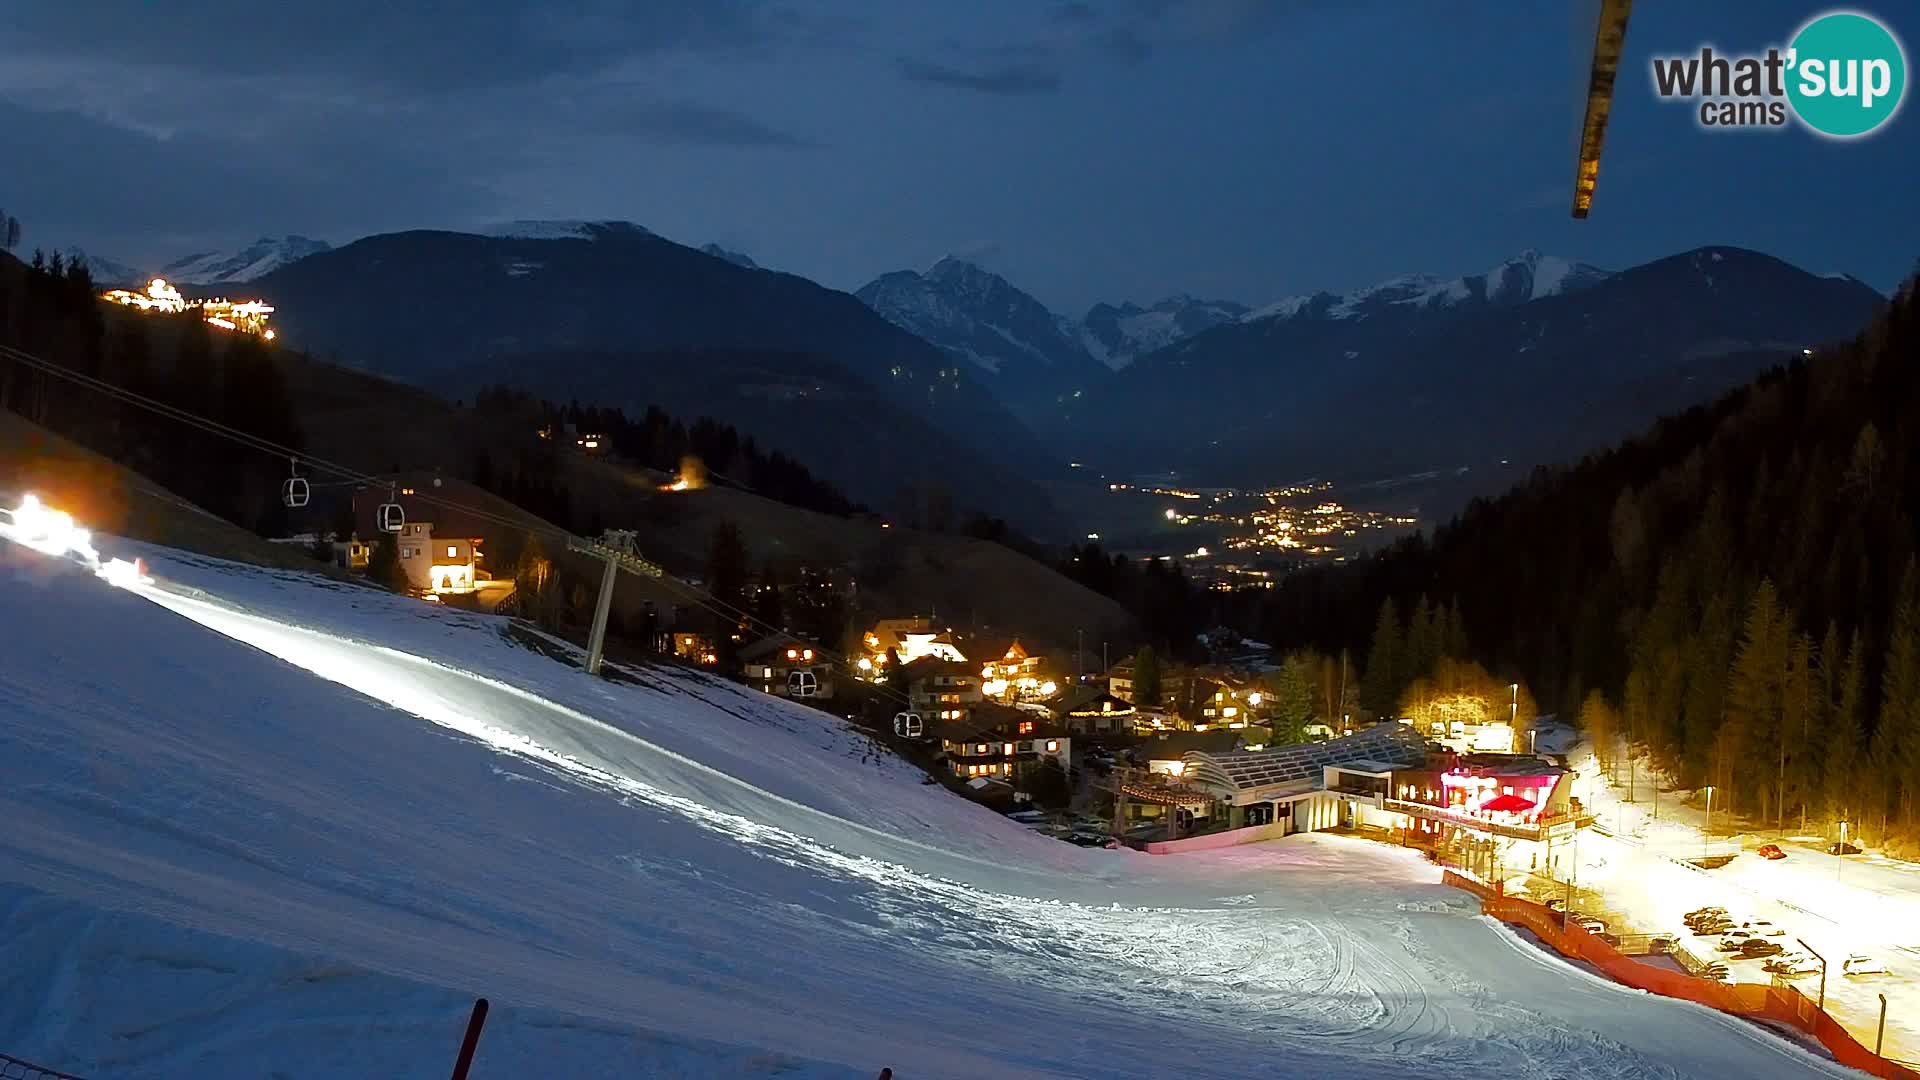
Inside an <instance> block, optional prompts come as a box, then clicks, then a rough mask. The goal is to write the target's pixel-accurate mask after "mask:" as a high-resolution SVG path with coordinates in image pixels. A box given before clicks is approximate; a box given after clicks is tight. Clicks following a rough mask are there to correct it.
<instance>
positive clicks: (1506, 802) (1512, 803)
mask: <svg viewBox="0 0 1920 1080" xmlns="http://www.w3.org/2000/svg"><path fill="white" fill-rule="evenodd" d="M1480 809H1482V810H1498V811H1502V812H1504V813H1510V814H1519V813H1523V812H1525V811H1528V810H1531V809H1533V800H1532V799H1529V798H1525V797H1523V796H1520V795H1496V796H1494V797H1493V798H1491V799H1488V800H1487V801H1486V802H1483V803H1481V804H1480Z"/></svg>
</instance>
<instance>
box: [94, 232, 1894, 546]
mask: <svg viewBox="0 0 1920 1080" xmlns="http://www.w3.org/2000/svg"><path fill="white" fill-rule="evenodd" d="M81 254H82V256H83V257H85V258H87V260H88V263H89V265H90V266H92V267H93V268H94V272H95V276H96V277H98V278H100V279H102V280H112V279H123V278H124V279H138V278H140V277H144V276H145V275H144V274H139V273H133V272H131V268H129V267H126V266H123V265H120V264H117V263H113V262H111V261H109V260H103V259H99V258H97V257H94V256H91V255H86V254H85V253H81ZM161 272H162V273H163V274H164V275H165V276H169V277H173V278H178V279H180V280H182V281H187V282H193V283H197V284H220V283H227V282H241V281H250V282H251V283H252V285H253V289H254V291H258V292H260V293H261V294H262V295H265V296H267V297H268V298H270V299H272V300H273V301H274V302H275V303H276V304H278V305H279V306H280V309H281V310H280V313H279V314H278V315H277V316H276V318H277V319H278V320H279V323H280V325H281V326H282V327H283V329H284V330H285V331H286V332H287V337H286V340H289V341H293V342H298V343H299V344H300V345H302V346H303V347H306V348H309V349H311V350H313V351H315V352H317V353H319V354H321V355H330V356H337V357H339V358H341V359H343V360H344V361H347V362H350V363H354V364H357V365H361V366H364V367H366V368H368V369H371V370H373V371H376V372H380V373H383V374H388V375H393V376H398V377H401V378H406V379H410V380H413V381H416V382H420V383H423V384H429V385H434V386H436V387H447V388H450V389H447V390H444V391H443V392H445V393H447V394H448V396H451V397H458V396H460V393H459V390H460V389H461V388H467V387H472V386H475V385H477V384H478V383H479V382H480V381H483V380H484V381H503V382H508V383H511V384H514V385H518V386H522V387H524V388H527V389H530V390H535V391H537V392H541V393H545V394H548V395H564V396H574V397H578V398H579V399H580V400H582V401H583V402H585V401H596V402H603V403H607V404H621V405H628V406H633V407H639V406H643V405H645V404H649V403H657V404H660V405H662V406H663V407H668V408H670V409H672V410H674V411H676V412H680V413H685V414H688V415H701V414H709V415H713V416H715V418H717V419H721V420H724V421H727V422H729V423H734V424H736V425H737V426H739V427H740V428H741V429H742V430H743V431H746V432H748V433H751V434H754V435H756V436H757V437H758V438H759V439H760V441H761V442H762V443H763V444H764V445H767V446H769V447H773V448H779V449H784V450H787V451H788V452H790V453H792V454H794V455H795V456H797V457H800V458H801V459H802V460H805V461H808V462H809V463H810V464H813V465H815V466H816V467H817V469H818V470H819V471H820V472H821V473H822V474H823V475H825V476H826V477H828V478H829V479H831V480H833V481H834V482H836V483H838V484H839V485H840V486H842V488H843V489H845V490H847V491H848V492H849V493H850V494H853V495H854V496H855V497H856V498H859V499H862V500H864V501H867V502H869V503H871V504H873V505H876V506H890V505H897V504H898V503H899V501H900V499H899V496H900V494H901V491H902V489H905V488H914V489H919V490H921V491H926V490H930V489H931V488H932V487H941V488H944V489H945V490H946V491H947V492H948V494H950V495H952V496H954V497H956V498H958V499H959V500H960V501H961V502H962V503H964V504H965V505H969V506H973V507H977V508H981V509H988V510H992V511H994V512H998V513H1003V514H1006V515H1007V516H1010V517H1014V518H1016V519H1021V518H1025V519H1026V520H1027V521H1029V522H1033V521H1038V520H1040V519H1041V518H1044V517H1045V515H1046V509H1045V508H1046V507H1047V506H1048V505H1049V502H1050V500H1049V498H1048V497H1047V495H1046V493H1045V492H1044V491H1043V490H1042V489H1043V487H1044V486H1045V484H1044V481H1046V479H1047V477H1049V476H1050V475H1051V468H1050V466H1051V464H1053V463H1058V462H1060V461H1062V460H1064V459H1065V458H1067V457H1069V456H1071V457H1074V458H1076V459H1079V460H1085V461H1088V462H1092V463H1094V464H1095V465H1096V466H1097V467H1098V468H1102V469H1106V470H1108V471H1129V470H1131V471H1153V472H1159V471H1165V470H1169V469H1171V470H1177V471H1181V472H1184V473H1187V474H1190V475H1198V476H1205V477H1207V478H1209V479H1210V480H1213V481H1217V482H1235V483H1240V482H1248V481H1267V480H1271V479H1272V478H1274V477H1276V476H1302V475H1316V476H1323V477H1329V478H1335V479H1348V480H1352V479H1375V478H1380V477H1384V476H1390V475H1395V474H1396V473H1398V472H1400V471H1422V470H1432V469H1436V468H1443V467H1450V466H1471V465H1473V464H1475V463H1488V462H1493V461H1503V462H1504V461H1507V460H1511V461H1518V462H1522V463H1524V464H1530V463H1533V462H1544V461H1550V460H1556V459H1559V458H1563V457H1567V456H1573V455H1578V454H1580V453H1583V452H1585V451H1587V450H1589V449H1591V448H1592V447H1594V446H1597V445H1602V444H1605V443H1607V442H1610V441H1612V440H1614V439H1617V438H1619V437H1621V436H1623V435H1625V434H1627V433H1628V432H1631V431H1633V430H1636V429H1637V428H1638V427H1639V426H1641V425H1643V424H1644V423H1645V422H1646V421H1647V420H1649V419H1650V418H1652V417H1653V416H1656V415H1659V414H1660V413H1662V412H1666V411H1672V410H1676V409H1680V408H1684V407H1686V406H1689V405H1692V404H1694V403H1697V402H1699V401H1703V400H1705V399H1707V398H1708V397H1710V396H1712V395H1713V394H1715V393H1717V392H1719V391H1720V390H1722V389H1725V388H1726V387H1728V386H1730V385H1733V384H1735V383H1738V382H1742V381H1745V380H1746V379H1748V378H1751V377H1752V376H1753V375H1754V374H1755V373H1757V372H1758V371H1760V370H1762V369H1764V368H1766V367H1768V366H1771V365H1773V364H1776V363H1778V362H1780V361H1781V360H1782V359H1783V358H1791V357H1793V356H1796V355H1798V353H1799V352H1800V350H1802V349H1806V348H1812V347H1815V346H1817V345H1819V344H1821V343H1823V342H1827V341H1831V340H1834V339H1836V338H1841V337H1845V336H1848V335H1850V334H1852V333H1853V332H1855V331H1856V330H1857V329H1858V328H1859V327H1860V326H1861V325H1863V324H1864V323H1865V322H1866V320H1867V319H1868V318H1869V317H1870V316H1871V314H1872V312H1873V311H1874V310H1876V309H1877V308H1878V307H1879V305H1880V304H1881V303H1882V302H1883V298H1882V297H1880V296H1879V295H1878V294H1877V293H1875V292H1874V291H1873V290H1872V289H1871V288H1869V287H1867V286H1866V285H1865V284H1863V283H1861V282H1859V281H1858V280H1856V279H1853V278H1850V277H1847V276H1845V275H1838V274H1827V275H1814V274H1810V273H1807V272H1805V271H1802V270H1800V269H1798V268H1796V267H1793V266H1790V265H1788V264H1786V263H1784V262H1781V261H1780V260H1777V259H1773V258H1771V257H1768V256H1765V255H1760V254H1758V253H1755V252H1751V251H1744V250H1741V249H1738V248H1729V247H1714V248H1702V249H1699V250H1697V251H1692V252H1685V253H1682V254H1680V255H1676V256H1672V257H1669V258H1666V259H1660V260H1656V261H1654V262H1651V263H1647V264H1645V265H1642V266H1637V267H1631V268H1628V269H1625V270H1620V271H1610V270H1605V269H1601V268H1599V267H1595V266H1591V265H1588V264H1586V263H1582V262H1578V261H1576V260H1572V259H1567V258H1563V257H1557V256H1551V255H1543V254H1541V253H1539V252H1535V251H1526V252H1522V253H1521V254H1519V255H1517V256H1515V257H1513V258H1511V259H1507V260H1505V261H1503V262H1501V263H1500V264H1499V265H1497V266H1494V267H1492V268H1491V269H1488V270H1485V271H1482V272H1476V273H1470V274H1465V275H1461V276H1455V277H1446V276H1436V275H1429V274H1409V275H1401V276H1398V277H1394V278H1390V279H1388V280H1386V281H1383V282H1380V283H1378V284H1375V285H1371V286H1367V287H1365V288H1360V289H1354V290H1351V291H1348V292H1340V293H1336V292H1331V291H1318V292H1312V293H1306V294H1302V295H1297V296H1291V297H1287V298H1285V299H1282V300H1278V301H1275V302H1273V303H1269V304H1266V305H1264V306H1261V307H1258V308H1255V309H1251V310H1250V309H1248V308H1247V307H1246V306H1245V305H1242V304H1239V303H1235V302H1233V301H1226V300H1205V299H1196V298H1194V297H1191V296H1184V295H1182V296H1174V297H1170V298H1167V299H1165V300H1162V301H1159V302H1157V303H1155V304H1153V305H1151V306H1147V307H1142V306H1139V305H1136V304H1132V303H1121V304H1105V303H1102V304H1095V305H1094V306H1093V307H1092V309H1091V310H1089V311H1088V312H1087V314H1086V315H1085V316H1084V317H1083V318H1081V319H1078V320H1075V319H1070V318H1067V317H1065V316H1062V315H1059V314H1057V313H1055V312H1053V311H1051V310H1049V309H1048V308H1047V307H1046V305H1044V304H1042V303H1041V302H1040V301H1038V300H1037V299H1035V298H1034V297H1033V296H1031V295H1029V294H1027V293H1026V292H1024V291H1022V290H1020V289H1019V288H1018V287H1016V286H1014V285H1013V284H1012V283H1010V282H1008V281H1007V280H1006V279H1005V278H1004V277H1002V276H1000V275H999V274H996V273H994V272H992V271H990V270H987V269H985V268H982V267H980V266H978V265H976V264H974V263H971V262H969V261H967V260H964V259H959V258H953V257H949V258H945V259H942V260H940V261H939V262H937V263H935V264H934V265H933V266H932V267H930V268H928V269H927V270H926V271H925V272H919V271H912V270H901V271H895V272H892V273H888V274H883V275H881V276H880V277H878V278H875V279H874V280H873V281H871V282H869V283H867V284H866V285H865V286H863V287H861V288H860V289H859V290H858V291H857V293H856V294H854V295H853V296H849V295H848V294H845V293H840V292H836V291H833V290H830V289H826V288H823V287H821V286H818V285H815V284H814V283H812V282H811V281H808V280H806V279H804V278H800V277H797V276H794V275H790V274H784V273H779V272H776V271H769V270H766V269H764V268H761V267H759V265H758V264H757V263H755V262H754V261H753V260H752V259H751V258H749V257H747V256H746V255H743V254H741V253H739V252H736V251H730V250H728V249H726V248H723V247H720V246H719V245H715V244H708V245H705V246H704V247H703V248H700V249H695V248H691V247H686V246H682V245H679V244H675V243H673V242H671V241H668V240H666V239H664V238H662V237H660V236H658V235H656V234H654V233H653V232H651V231H650V230H648V229H646V228H644V227H642V226H639V225H636V224H633V223H631V222H622V221H588V220H564V221H547V220H534V221H513V222H504V223H501V224H498V225H492V226H486V227H483V228H481V229H478V230H475V231H474V232H472V233H451V232H408V233H395V234H387V235H383V236H375V237H368V238H366V239H363V240H360V241H358V242H356V243H353V244H349V245H347V246H345V247H342V248H338V249H334V248H330V247H328V246H327V245H326V244H324V243H323V242H320V241H313V240H306V239H303V238H301V237H297V236H289V237H279V238H273V237H267V238H262V239H261V240H260V241H258V242H256V243H255V244H253V245H249V247H248V248H246V249H244V250H242V251H238V252H231V253H202V254H199V255H196V256H192V257H189V258H186V259H180V260H175V261H174V262H172V263H170V264H168V265H167V266H166V267H163V268H161ZM395 298H401V299H402V300H404V302H403V303H395V302H394V301H395ZM1036 466H1037V468H1036Z"/></svg>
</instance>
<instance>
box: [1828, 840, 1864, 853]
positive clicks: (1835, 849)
mask: <svg viewBox="0 0 1920 1080" xmlns="http://www.w3.org/2000/svg"><path fill="white" fill-rule="evenodd" d="M1827 854H1829V855H1858V854H1860V849H1859V848H1857V847H1854V846H1853V845H1852V844H1849V843H1847V842H1846V841H1844V840H1842V841H1841V842H1840V843H1837V844H1828V845H1827Z"/></svg>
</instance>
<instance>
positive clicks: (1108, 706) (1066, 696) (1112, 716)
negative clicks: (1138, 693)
mask: <svg viewBox="0 0 1920 1080" xmlns="http://www.w3.org/2000/svg"><path fill="white" fill-rule="evenodd" d="M1046 704H1047V708H1048V710H1049V711H1050V712H1051V713H1052V714H1053V719H1054V722H1055V723H1057V724H1059V725H1060V726H1061V727H1063V728H1065V729H1066V730H1068V731H1070V732H1072V733H1073V734H1075V735H1132V734H1133V733H1134V724H1135V723H1136V721H1137V720H1138V718H1139V711H1138V710H1137V709H1135V708H1134V706H1133V702H1131V701H1125V700H1122V699H1121V698H1119V697H1117V696H1115V695H1114V694H1113V693H1112V692H1111V691H1109V690H1108V689H1106V688H1105V687H1103V686H1101V685H1100V684H1098V683H1089V684H1088V685H1086V686H1078V687H1072V688H1069V689H1068V690H1066V691H1065V692H1064V693H1061V694H1059V695H1057V696H1055V697H1054V698H1052V699H1051V700H1049V701H1048V702H1047V703H1046Z"/></svg>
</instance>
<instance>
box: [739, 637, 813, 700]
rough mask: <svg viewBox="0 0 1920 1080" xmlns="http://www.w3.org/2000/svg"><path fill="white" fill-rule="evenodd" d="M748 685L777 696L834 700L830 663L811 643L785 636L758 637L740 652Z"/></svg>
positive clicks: (741, 672)
mask: <svg viewBox="0 0 1920 1080" xmlns="http://www.w3.org/2000/svg"><path fill="white" fill-rule="evenodd" d="M740 674H741V675H742V676H744V677H745V679H746V681H747V685H749V686H757V687H759V688H760V690H761V692H762V693H767V694H773V695H775V696H776V697H785V698H795V699H799V700H814V701H823V700H827V699H829V698H832V697H833V664H832V663H830V662H829V661H828V660H827V658H826V653H825V652H824V651H822V650H821V648H820V647H819V646H818V645H815V644H813V643H812V642H808V641H802V640H800V639H799V638H795V637H792V636H789V635H785V634H776V635H774V636H772V637H765V638H761V639H760V640H759V641H756V642H754V643H753V644H751V645H749V646H747V647H746V648H744V649H742V650H740Z"/></svg>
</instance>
